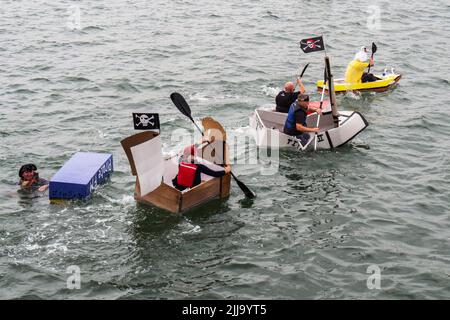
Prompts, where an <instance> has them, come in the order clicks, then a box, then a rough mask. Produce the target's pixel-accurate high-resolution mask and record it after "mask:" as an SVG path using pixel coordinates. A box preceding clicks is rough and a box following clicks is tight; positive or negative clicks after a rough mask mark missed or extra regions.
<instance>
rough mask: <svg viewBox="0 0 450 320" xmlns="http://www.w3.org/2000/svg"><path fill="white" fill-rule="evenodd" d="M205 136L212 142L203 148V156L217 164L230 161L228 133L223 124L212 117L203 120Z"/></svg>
mask: <svg viewBox="0 0 450 320" xmlns="http://www.w3.org/2000/svg"><path fill="white" fill-rule="evenodd" d="M202 125H203V128H204V129H205V138H207V139H208V140H209V141H211V143H210V144H209V145H207V146H205V147H203V149H202V158H204V159H206V160H207V161H209V162H212V163H214V164H217V165H223V164H227V163H230V161H229V152H228V151H229V150H228V145H227V143H226V141H227V133H226V131H225V129H224V128H223V127H222V125H221V124H220V123H219V122H218V121H216V120H214V119H213V118H211V117H206V118H204V119H203V120H202Z"/></svg>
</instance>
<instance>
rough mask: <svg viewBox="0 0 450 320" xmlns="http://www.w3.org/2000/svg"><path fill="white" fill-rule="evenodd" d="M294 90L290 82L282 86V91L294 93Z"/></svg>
mask: <svg viewBox="0 0 450 320" xmlns="http://www.w3.org/2000/svg"><path fill="white" fill-rule="evenodd" d="M294 88H295V86H294V84H293V83H292V82H290V81H288V82H286V83H285V84H284V91H286V92H294Z"/></svg>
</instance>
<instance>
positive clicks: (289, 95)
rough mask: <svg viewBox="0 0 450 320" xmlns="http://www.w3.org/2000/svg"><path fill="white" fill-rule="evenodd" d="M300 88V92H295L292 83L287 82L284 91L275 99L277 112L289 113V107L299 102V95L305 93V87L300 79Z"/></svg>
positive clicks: (298, 82)
mask: <svg viewBox="0 0 450 320" xmlns="http://www.w3.org/2000/svg"><path fill="white" fill-rule="evenodd" d="M297 84H298V87H299V88H300V91H296V92H294V90H295V86H294V84H293V83H292V82H290V81H289V82H286V83H285V85H284V90H283V91H280V92H279V93H278V95H277V97H276V98H275V102H276V104H277V107H276V111H278V112H283V113H288V112H289V107H290V106H291V104H292V103H294V102H295V100H297V98H298V95H299V94H303V93H305V87H304V86H303V83H302V80H301V79H300V78H298V79H297Z"/></svg>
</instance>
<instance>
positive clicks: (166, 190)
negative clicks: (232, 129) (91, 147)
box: [121, 118, 231, 214]
mask: <svg viewBox="0 0 450 320" xmlns="http://www.w3.org/2000/svg"><path fill="white" fill-rule="evenodd" d="M202 124H203V127H204V129H205V137H207V138H208V140H209V141H212V143H210V144H206V145H203V146H201V147H199V148H198V149H197V151H198V156H197V158H199V162H200V163H202V164H205V165H207V166H208V167H209V168H211V169H213V170H216V171H217V170H220V169H223V167H222V165H223V164H224V163H229V160H228V151H227V150H228V147H227V144H226V133H225V132H224V131H221V130H220V128H222V126H220V124H218V123H217V122H216V121H215V120H213V119H212V118H205V119H203V121H202ZM222 130H223V128H222ZM121 144H122V147H123V149H124V151H125V153H126V155H127V158H128V161H129V163H130V167H131V173H132V174H133V176H136V185H135V191H134V198H135V199H136V201H137V202H139V203H143V204H149V205H153V206H156V207H159V208H161V209H164V210H167V211H170V212H172V213H177V214H180V213H185V212H186V211H188V210H191V209H193V208H195V207H198V206H200V205H202V204H204V203H206V202H208V201H210V200H212V199H217V198H220V199H225V198H227V197H228V196H229V195H230V188H231V175H230V173H227V174H225V175H224V176H223V177H220V178H214V177H210V176H208V175H204V174H202V177H201V178H202V183H201V184H199V185H198V186H195V187H193V188H190V189H188V190H187V191H183V192H181V191H179V190H178V189H176V188H175V187H174V186H173V185H172V180H173V179H174V178H175V176H176V175H177V173H178V157H171V158H168V159H164V158H163V155H162V149H161V137H160V135H159V133H156V132H152V131H144V132H141V133H138V134H134V135H132V136H129V137H127V138H125V139H123V140H122V141H121Z"/></svg>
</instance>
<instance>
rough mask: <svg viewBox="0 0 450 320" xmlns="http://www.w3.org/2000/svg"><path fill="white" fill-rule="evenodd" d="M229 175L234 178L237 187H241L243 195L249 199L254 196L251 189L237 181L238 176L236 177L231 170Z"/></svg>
mask: <svg viewBox="0 0 450 320" xmlns="http://www.w3.org/2000/svg"><path fill="white" fill-rule="evenodd" d="M231 175H232V176H233V178H234V181H236V183H237V185H238V186H239V188H241V190H242V192H244V194H245V196H246V197H247V198H249V199H254V198H256V194H255V193H253V191H252V190H250V189H249V188H248V187H247V186H246V185H245V184H244V183H242V182H241V181H239V179H238V178H236V176H235V175H234V173H233V172H231Z"/></svg>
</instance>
